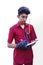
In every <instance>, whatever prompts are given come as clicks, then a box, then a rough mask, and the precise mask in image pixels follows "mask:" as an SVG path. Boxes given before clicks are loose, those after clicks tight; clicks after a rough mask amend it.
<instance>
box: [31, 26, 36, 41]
mask: <svg viewBox="0 0 43 65" xmlns="http://www.w3.org/2000/svg"><path fill="white" fill-rule="evenodd" d="M36 38H37V36H36V32H35V30H34V27H33V26H32V28H31V40H35V39H36Z"/></svg>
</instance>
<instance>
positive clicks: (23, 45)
mask: <svg viewBox="0 0 43 65" xmlns="http://www.w3.org/2000/svg"><path fill="white" fill-rule="evenodd" d="M26 45H27V40H22V41H21V42H20V43H18V44H17V45H16V48H24V47H25V46H26Z"/></svg>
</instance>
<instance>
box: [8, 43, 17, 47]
mask: <svg viewBox="0 0 43 65" xmlns="http://www.w3.org/2000/svg"><path fill="white" fill-rule="evenodd" d="M7 46H8V48H16V44H9V43H8V44H7Z"/></svg>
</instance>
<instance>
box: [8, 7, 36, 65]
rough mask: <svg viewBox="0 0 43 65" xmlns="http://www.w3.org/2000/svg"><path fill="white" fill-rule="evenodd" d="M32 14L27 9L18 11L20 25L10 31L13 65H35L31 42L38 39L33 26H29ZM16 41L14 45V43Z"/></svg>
mask: <svg viewBox="0 0 43 65" xmlns="http://www.w3.org/2000/svg"><path fill="white" fill-rule="evenodd" d="M28 14H30V10H29V9H28V8H27V7H20V8H19V9H18V16H17V17H18V19H19V21H18V23H17V24H15V25H13V26H12V27H11V28H10V30H9V35H8V47H9V48H14V53H13V65H23V64H24V65H33V51H32V46H33V45H34V44H35V43H34V44H31V45H29V46H27V44H29V43H31V41H33V40H35V39H36V38H37V36H36V34H35V31H34V28H33V26H32V25H31V24H27V23H26V20H27V18H28ZM13 40H15V42H14V44H12V41H13Z"/></svg>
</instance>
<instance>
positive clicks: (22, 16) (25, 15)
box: [18, 13, 28, 24]
mask: <svg viewBox="0 0 43 65" xmlns="http://www.w3.org/2000/svg"><path fill="white" fill-rule="evenodd" d="M27 17H28V15H27V14H25V13H23V14H21V15H18V18H19V21H20V23H21V24H25V23H26V20H27Z"/></svg>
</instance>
